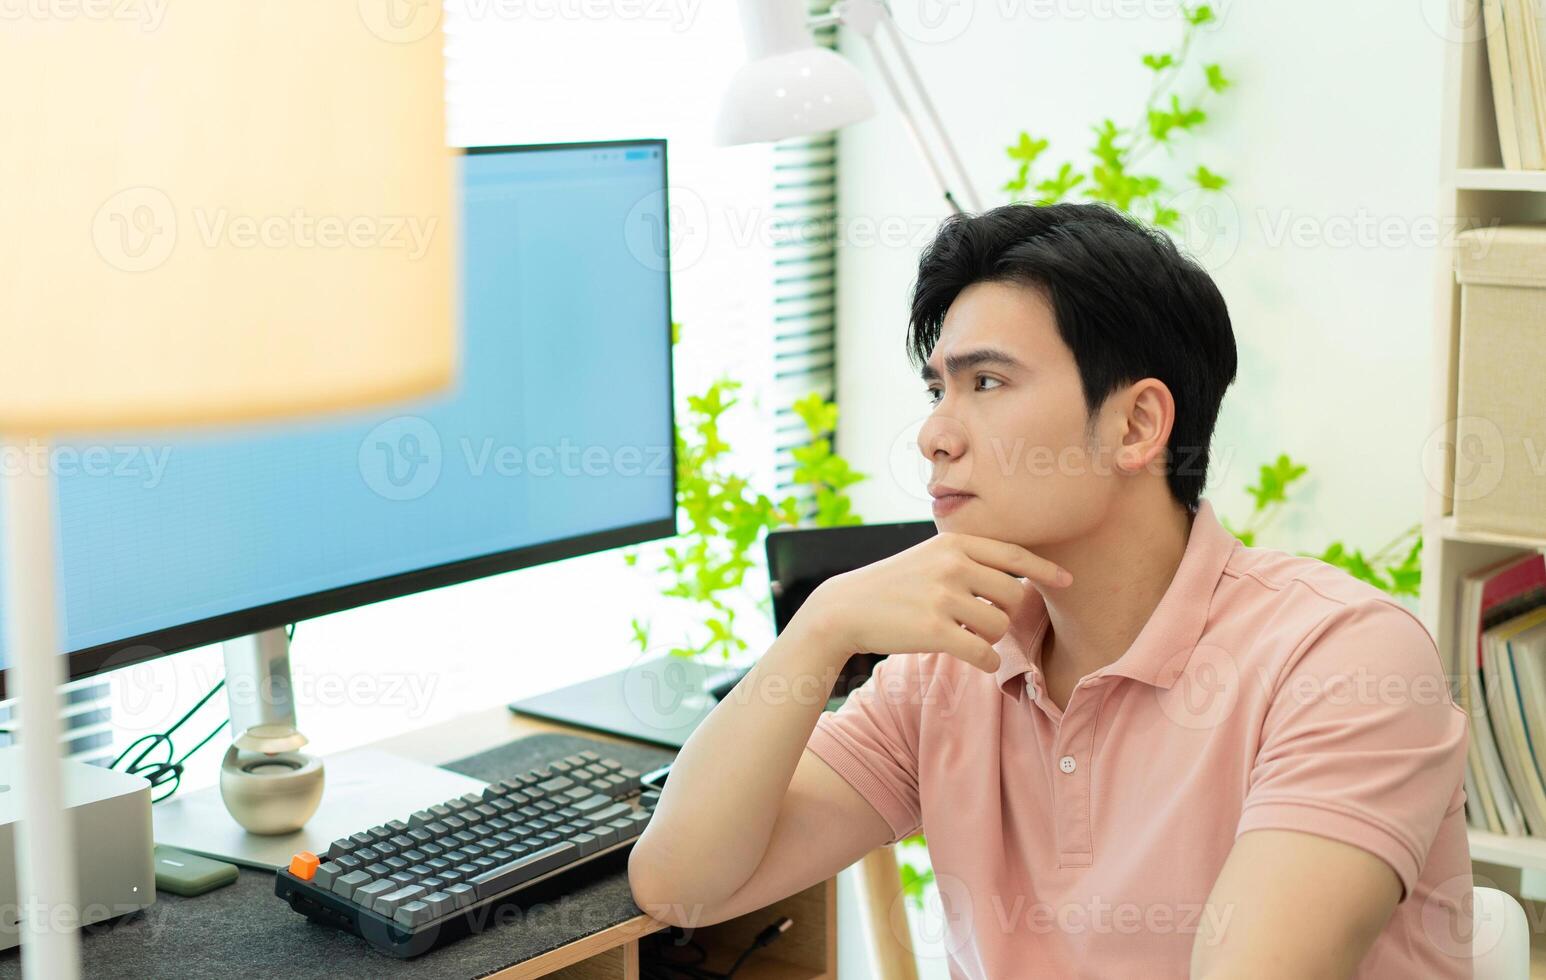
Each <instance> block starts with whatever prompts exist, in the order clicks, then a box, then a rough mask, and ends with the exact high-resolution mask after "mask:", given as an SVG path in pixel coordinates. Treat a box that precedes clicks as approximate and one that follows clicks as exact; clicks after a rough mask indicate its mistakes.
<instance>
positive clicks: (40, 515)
mask: <svg viewBox="0 0 1546 980" xmlns="http://www.w3.org/2000/svg"><path fill="white" fill-rule="evenodd" d="M378 8H379V9H378ZM395 9H396V8H392V7H390V5H389V4H388V3H387V2H386V0H382V2H381V3H375V2H373V0H360V2H359V3H315V2H311V0H267V2H264V3H193V4H173V5H171V6H170V7H168V6H166V5H156V4H148V5H147V4H128V5H124V4H119V5H112V6H111V9H109V7H108V6H101V5H97V6H93V5H79V6H75V7H71V8H69V9H68V10H67V9H66V7H64V6H61V5H51V6H47V7H42V6H40V7H37V8H36V9H34V8H31V7H29V8H28V9H27V11H26V12H25V13H24V14H23V15H22V16H21V17H19V18H12V19H10V20H9V21H8V22H7V24H6V28H5V31H4V32H3V33H0V87H3V88H4V89H5V90H6V91H8V92H11V93H13V97H12V98H8V99H6V100H4V104H3V107H0V131H3V132H5V134H6V137H7V140H8V145H7V148H6V151H5V153H3V154H0V188H3V191H0V228H3V229H4V236H3V238H0V267H3V268H4V269H5V270H6V287H5V289H4V290H0V341H3V343H4V349H3V351H0V433H3V437H4V439H5V447H6V450H5V451H6V453H7V455H8V456H9V457H10V458H9V459H6V460H4V462H5V463H6V464H7V465H5V466H3V467H0V474H3V475H0V497H3V507H4V509H3V511H0V534H3V541H0V545H3V552H0V574H3V577H4V592H3V593H0V603H3V608H4V618H5V623H6V648H7V649H8V650H9V653H10V658H11V666H12V668H13V670H14V673H13V674H12V679H13V682H14V689H15V691H16V693H17V696H18V699H19V709H18V710H19V716H20V719H21V720H22V721H21V723H22V725H23V731H22V733H21V737H20V748H21V754H22V759H23V769H22V773H23V779H22V785H20V786H18V787H17V789H18V791H19V792H20V793H21V795H22V800H21V815H22V819H21V822H20V826H19V834H18V843H17V854H16V858H17V865H18V868H17V870H18V876H19V895H20V896H22V901H23V909H24V915H27V916H31V917H32V918H34V919H35V921H32V922H28V921H25V920H24V921H23V923H22V967H23V972H24V974H25V975H26V976H28V977H39V978H40V977H47V978H49V980H72V978H74V977H77V976H78V975H79V972H80V949H79V943H78V939H77V930H76V928H75V923H76V921H78V914H79V913H78V909H76V907H75V903H76V901H77V899H76V894H75V891H76V869H75V862H74V854H73V848H72V841H71V833H70V827H69V825H68V823H67V822H66V821H65V819H64V813H63V811H62V806H63V795H62V791H61V786H60V771H59V767H60V765H61V759H60V754H61V752H60V736H61V724H60V719H59V702H58V700H57V687H58V685H59V684H60V682H61V681H62V679H63V677H62V674H63V668H62V666H61V664H62V661H63V658H62V657H61V656H60V655H59V654H60V653H61V642H60V641H61V629H60V627H61V625H62V623H61V620H60V619H59V616H60V614H61V610H62V604H61V602H60V594H59V591H58V588H57V585H56V554H57V551H56V549H57V541H56V537H55V528H54V513H53V510H54V499H55V496H54V493H55V492H54V481H53V476H52V472H51V470H52V466H51V464H50V463H48V461H47V459H44V457H42V456H41V455H40V454H41V453H43V452H44V451H45V450H46V449H47V448H48V446H49V445H50V444H51V443H52V442H54V441H58V440H63V439H69V441H71V442H79V441H83V440H84V441H89V440H90V439H91V438H93V436H94V435H95V434H99V433H107V432H111V431H115V430H118V431H121V430H126V429H128V430H135V431H141V432H143V431H145V430H150V429H180V428H186V427H197V426H206V425H210V424H212V423H219V424H240V423H247V422H254V421H258V420H273V419H282V418H294V417H298V416H302V415H309V414H315V413H322V412H327V411H331V410H338V409H347V408H355V407H364V406H368V405H372V404H379V403H383V402H386V401H391V400H396V399H400V398H408V397H411V396H419V395H424V394H428V393H431V392H434V391H436V390H440V389H442V388H444V387H445V386H447V385H448V384H449V383H450V382H451V380H452V379H453V377H454V376H455V373H456V359H457V351H456V342H455V331H454V321H453V312H454V297H453V288H454V287H453V268H454V266H453V261H454V254H453V253H454V250H455V247H456V245H455V241H456V228H455V220H456V211H455V207H454V200H453V180H452V177H453V157H452V155H451V153H450V151H449V149H448V148H447V146H446V134H445V118H444V99H443V92H444V88H443V85H444V74H443V62H442V35H441V32H440V30H439V18H438V5H437V7H436V10H435V11H429V13H430V14H433V16H432V17H431V18H430V19H429V20H424V21H422V22H414V23H408V22H404V21H403V20H402V18H396V19H394V18H393V17H392V16H391V13H392V12H393V11H394V10H395ZM424 13H425V10H423V9H421V10H420V12H419V14H415V15H414V16H415V17H418V16H419V15H420V14H424ZM411 19H412V18H410V20H411ZM405 229H413V230H415V234H414V235H408V234H406V233H405ZM39 459H44V462H42V463H38V462H37V461H38V460H39ZM29 903H30V904H29ZM36 909H42V910H43V911H42V913H41V914H40V915H39V914H36V913H35V912H33V911H32V910H36Z"/></svg>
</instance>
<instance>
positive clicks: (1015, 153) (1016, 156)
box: [1005, 132, 1047, 166]
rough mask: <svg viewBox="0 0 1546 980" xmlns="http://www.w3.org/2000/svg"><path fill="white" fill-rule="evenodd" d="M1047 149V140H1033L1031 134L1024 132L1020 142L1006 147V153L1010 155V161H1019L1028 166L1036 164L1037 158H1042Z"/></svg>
mask: <svg viewBox="0 0 1546 980" xmlns="http://www.w3.org/2000/svg"><path fill="white" fill-rule="evenodd" d="M1046 148H1047V141H1046V140H1038V139H1031V136H1030V134H1029V133H1025V132H1022V133H1021V134H1020V140H1019V142H1017V143H1015V145H1014V146H1010V147H1006V148H1005V152H1006V153H1008V154H1009V159H1011V160H1019V161H1021V162H1022V163H1024V164H1026V165H1027V166H1028V165H1030V164H1032V163H1035V162H1036V158H1037V157H1039V156H1041V154H1042V151H1043V150H1045V149H1046Z"/></svg>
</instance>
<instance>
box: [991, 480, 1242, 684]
mask: <svg viewBox="0 0 1546 980" xmlns="http://www.w3.org/2000/svg"><path fill="white" fill-rule="evenodd" d="M1239 543H1240V542H1239V540H1238V539H1237V538H1236V537H1235V536H1234V535H1233V534H1231V533H1230V531H1229V530H1228V529H1227V528H1225V527H1224V525H1222V524H1221V523H1219V520H1218V517H1217V516H1216V515H1215V514H1214V512H1213V505H1212V504H1211V503H1209V502H1208V501H1207V500H1206V499H1203V500H1199V501H1198V505H1197V511H1196V513H1195V515H1194V516H1193V519H1192V530H1191V534H1190V535H1188V536H1187V539H1186V551H1185V552H1184V553H1183V554H1182V556H1181V564H1180V565H1179V566H1178V567H1177V568H1176V574H1175V577H1174V578H1172V579H1171V580H1170V585H1169V587H1167V588H1166V590H1165V594H1164V595H1163V596H1162V597H1161V598H1160V602H1159V605H1158V606H1156V607H1155V609H1154V613H1153V615H1151V616H1150V617H1149V620H1148V622H1146V623H1145V624H1144V626H1143V629H1142V630H1140V631H1139V633H1138V637H1137V639H1135V640H1134V641H1133V645H1132V646H1131V647H1129V648H1128V649H1127V652H1125V653H1123V654H1122V656H1121V657H1119V658H1117V660H1116V661H1114V662H1113V663H1110V664H1107V665H1106V666H1105V667H1102V668H1101V669H1100V670H1097V671H1095V672H1094V675H1092V676H1099V675H1106V674H1113V675H1118V676H1122V677H1130V678H1132V679H1133V680H1137V681H1142V682H1143V683H1145V684H1151V685H1154V686H1155V687H1162V688H1168V687H1170V686H1171V685H1172V684H1174V683H1175V681H1176V678H1177V677H1179V676H1180V675H1181V671H1182V670H1183V669H1185V667H1186V662H1187V660H1188V659H1190V658H1191V655H1192V651H1193V650H1194V649H1196V647H1197V641H1198V639H1199V638H1201V636H1202V631H1203V626H1204V625H1205V624H1206V622H1207V618H1208V605H1209V600H1210V599H1211V598H1212V597H1213V592H1214V589H1216V588H1217V587H1218V583H1219V578H1220V577H1221V576H1222V575H1223V574H1224V568H1225V566H1226V565H1228V564H1229V559H1230V556H1231V555H1233V554H1234V551H1235V548H1236V547H1237V546H1238V545H1239ZM1026 593H1027V595H1026V601H1025V604H1024V605H1023V606H1022V607H1021V609H1020V613H1019V615H1017V616H1016V617H1015V619H1014V621H1013V622H1011V623H1010V626H1009V631H1008V632H1007V633H1005V634H1004V637H1003V639H1001V640H1000V641H999V642H998V643H997V644H996V645H995V647H994V649H996V650H997V651H998V654H999V660H1000V663H999V668H998V670H997V671H996V672H995V674H994V677H995V679H996V680H997V681H998V685H999V688H1000V689H1002V690H1003V691H1004V692H1005V693H1006V694H1011V693H1015V689H1014V687H1012V686H1011V685H1013V684H1014V682H1015V678H1017V677H1020V676H1021V675H1023V674H1026V673H1029V674H1030V675H1031V679H1032V681H1033V682H1034V683H1035V684H1036V685H1037V687H1038V688H1042V687H1044V686H1045V685H1044V684H1043V683H1042V681H1041V667H1040V663H1041V645H1042V640H1043V637H1044V636H1045V635H1046V632H1047V624H1048V619H1047V604H1046V601H1045V600H1044V599H1043V598H1042V595H1041V591H1040V590H1039V589H1036V588H1035V587H1033V586H1029V585H1028V586H1026Z"/></svg>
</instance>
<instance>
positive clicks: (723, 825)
mask: <svg viewBox="0 0 1546 980" xmlns="http://www.w3.org/2000/svg"><path fill="white" fill-rule="evenodd" d="M798 621H799V620H798V618H797V619H796V620H795V621H794V622H791V623H790V626H789V628H788V629H786V630H785V631H784V632H783V633H782V634H780V635H779V637H778V638H777V639H776V640H775V641H774V643H773V645H772V646H771V647H769V649H768V651H767V653H766V654H764V655H763V656H762V658H761V659H760V660H759V661H758V662H757V665H756V666H755V667H753V668H752V670H751V672H750V673H749V674H747V675H746V676H745V677H744V678H742V679H741V682H740V683H739V684H737V685H736V687H735V690H733V691H732V692H731V693H730V695H729V697H727V698H725V700H723V701H721V702H720V703H719V704H718V705H716V706H715V707H714V710H713V711H711V712H710V713H709V716H708V717H707V718H706V719H704V721H703V722H702V724H701V725H699V727H698V728H697V729H696V730H695V731H694V732H693V734H692V735H691V736H690V737H689V738H688V740H687V744H686V745H684V746H683V747H682V751H681V752H680V754H678V756H677V758H676V761H675V762H674V763H673V764H672V766H671V776H670V778H669V779H668V780H667V781H666V785H665V788H664V791H663V792H662V794H661V798H660V802H659V803H658V804H657V805H656V808H655V814H654V816H652V817H651V818H650V822H649V824H648V825H647V826H646V828H645V831H644V834H643V836H641V837H640V838H639V840H638V842H637V843H635V844H634V847H633V852H632V854H631V855H630V856H629V859H628V880H629V885H630V886H631V888H632V890H633V895H634V901H635V903H636V904H638V906H639V907H640V908H641V909H643V910H644V911H645V912H646V913H647V914H649V915H650V916H652V917H653V918H656V919H658V920H660V921H662V922H666V923H668V924H671V925H679V926H683V927H697V926H704V925H709V924H712V923H714V922H720V921H723V920H724V919H728V918H733V917H734V916H737V915H740V914H741V913H743V912H747V911H751V910H753V909H757V908H761V907H762V906H764V905H767V904H769V903H771V902H774V901H777V900H778V899H781V898H784V897H786V896H788V895H791V894H793V893H795V892H797V891H800V890H801V889H803V888H806V887H808V886H810V885H813V884H815V883H816V882H819V881H823V880H825V879H827V878H830V877H831V876H832V875H834V874H837V873H838V872H839V871H841V870H842V869H843V868H846V867H848V866H849V865H850V864H852V863H854V862H855V861H857V860H858V859H859V858H861V857H863V856H864V855H865V854H866V853H868V852H869V851H870V850H872V849H874V848H876V847H879V846H880V845H881V844H884V843H886V842H887V841H889V840H891V839H892V836H893V835H892V832H891V828H890V827H889V826H888V825H887V823H886V821H885V819H884V818H882V817H881V815H880V814H879V813H878V812H877V811H876V810H875V808H874V807H873V806H871V805H870V804H869V803H867V802H866V801H865V799H864V798H863V797H862V796H860V795H859V793H858V791H856V790H855V789H854V788H853V787H851V786H850V785H849V784H848V783H847V782H846V781H845V780H844V779H843V778H842V777H841V776H839V775H838V774H837V773H836V772H834V771H833V770H832V768H831V767H830V766H828V765H827V764H826V763H825V762H823V761H822V760H821V759H820V758H818V757H817V756H816V755H815V754H814V753H811V752H808V751H806V749H805V745H806V743H807V742H809V741H810V736H811V732H812V731H813V730H814V728H815V726H816V719H817V717H818V716H819V715H820V714H821V711H822V709H823V708H824V707H825V706H826V703H827V698H828V697H829V695H830V694H831V692H832V686H833V684H834V683H835V682H836V679H837V668H839V667H841V664H840V663H838V662H837V660H838V657H839V656H841V657H842V658H843V659H844V660H846V659H847V655H846V652H845V651H841V650H836V649H831V648H829V646H828V645H827V644H824V643H823V642H822V641H821V640H820V639H819V635H818V634H819V632H820V631H807V630H806V629H800V628H796V623H797V622H798Z"/></svg>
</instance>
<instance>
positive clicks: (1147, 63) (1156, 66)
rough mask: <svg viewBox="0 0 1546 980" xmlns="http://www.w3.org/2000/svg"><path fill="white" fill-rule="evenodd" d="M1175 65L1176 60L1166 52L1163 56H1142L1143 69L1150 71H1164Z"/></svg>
mask: <svg viewBox="0 0 1546 980" xmlns="http://www.w3.org/2000/svg"><path fill="white" fill-rule="evenodd" d="M1175 63H1176V59H1175V58H1174V57H1173V56H1171V55H1170V54H1169V53H1168V52H1166V53H1164V54H1146V55H1144V56H1143V64H1144V67H1146V68H1148V69H1150V70H1151V71H1164V70H1165V69H1166V68H1169V67H1170V66H1171V65H1174V64H1175Z"/></svg>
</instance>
